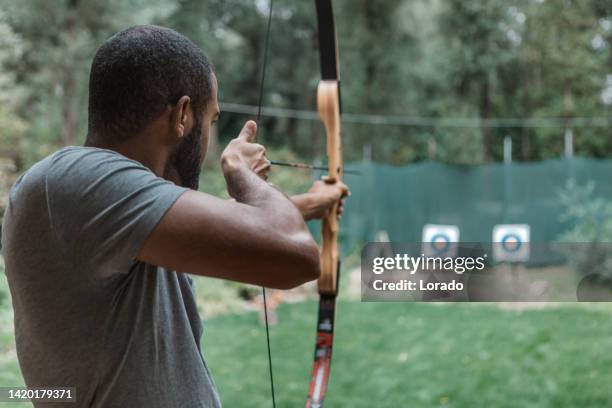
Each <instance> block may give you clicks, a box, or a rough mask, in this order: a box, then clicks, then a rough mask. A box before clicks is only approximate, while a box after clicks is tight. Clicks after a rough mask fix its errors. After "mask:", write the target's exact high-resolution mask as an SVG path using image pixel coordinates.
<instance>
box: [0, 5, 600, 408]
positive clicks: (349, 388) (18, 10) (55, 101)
mask: <svg viewBox="0 0 612 408" xmlns="http://www.w3.org/2000/svg"><path fill="white" fill-rule="evenodd" d="M333 4H334V8H335V10H334V12H335V17H336V27H337V31H338V44H339V52H340V75H341V83H342V108H343V113H344V116H343V148H344V157H345V160H346V161H347V164H346V167H347V168H350V169H353V170H357V171H358V172H359V174H358V175H347V177H346V180H347V183H348V184H349V185H350V187H351V190H352V191H353V195H352V196H351V198H350V199H349V201H348V202H347V208H346V215H345V217H344V218H343V223H342V228H341V232H342V236H341V240H342V247H343V250H344V251H343V254H344V265H345V266H344V268H343V272H344V273H343V277H342V282H341V296H340V305H339V308H338V314H337V320H338V322H337V324H338V327H337V337H336V340H335V356H334V368H333V370H332V378H331V381H330V389H329V397H328V406H351V407H371V406H377V407H404V406H411V407H438V406H448V407H480V406H482V407H492V406H494V407H527V406H529V407H606V406H611V407H612V395H611V394H610V391H609V384H610V381H611V380H612V374H610V370H609V367H610V366H611V365H612V356H610V349H611V346H612V325H611V324H610V321H611V320H612V308H611V307H609V306H608V305H607V304H605V303H587V304H579V305H578V304H559V303H537V304H532V303H527V302H523V303H512V304H478V305H476V304H470V305H458V304H436V305H430V304H402V303H394V304H391V303H383V304H374V303H361V302H359V295H360V289H359V269H358V268H359V251H360V249H361V247H362V246H363V244H364V243H366V242H369V241H376V240H384V239H390V240H392V241H397V242H418V241H419V240H421V237H422V236H423V235H424V234H425V229H426V226H427V225H432V224H433V225H440V226H441V227H440V228H442V229H441V231H444V228H445V227H444V226H447V227H452V228H451V230H452V231H454V230H455V229H456V230H457V231H459V232H460V235H458V237H457V239H458V240H461V241H482V242H490V241H491V240H492V239H493V238H492V234H493V230H494V229H495V227H496V226H497V225H508V224H509V225H514V226H517V225H523V226H524V225H527V226H529V237H528V238H527V240H531V241H537V242H567V243H574V242H581V243H587V244H589V246H588V248H590V249H591V250H593V251H595V252H594V253H596V254H597V256H594V257H590V258H589V259H588V261H585V260H584V259H582V260H578V261H576V260H574V261H571V262H568V261H567V259H565V260H561V261H560V258H559V257H558V256H552V255H548V256H542V257H540V258H539V259H537V260H536V261H537V262H535V261H534V260H533V259H531V261H532V262H531V264H530V265H529V270H534V271H536V272H537V271H538V270H541V269H545V270H547V271H549V272H550V271H553V272H556V271H559V273H560V274H563V275H564V276H569V275H571V276H575V278H576V280H579V279H581V277H583V276H585V275H588V274H589V273H591V272H593V271H594V270H595V271H597V273H598V274H599V275H601V276H602V277H604V278H609V277H611V276H612V253H610V250H609V248H608V246H609V245H608V246H606V245H605V243H609V242H612V183H611V182H610V175H612V137H611V136H612V134H611V131H612V48H611V47H612V3H610V1H609V0H478V1H476V0H472V1H468V0H335V1H334V2H333ZM269 5H270V4H269V1H267V0H103V1H94V0H53V1H49V0H21V1H19V2H15V1H12V0H0V216H1V215H2V213H3V212H4V209H5V207H6V201H7V194H8V190H9V188H10V186H11V185H12V183H13V182H14V180H15V179H16V177H17V176H18V175H19V174H21V173H22V172H24V171H25V170H27V169H28V168H29V167H30V166H31V165H32V164H33V163H35V162H36V161H38V160H40V159H41V158H43V157H45V156H46V155H48V154H50V153H52V152H54V151H55V150H57V149H59V148H61V147H63V146H67V145H78V144H81V143H82V142H83V141H84V138H85V132H86V126H87V81H88V74H89V65H90V63H91V59H92V57H93V55H94V53H95V51H96V49H97V48H98V47H99V46H100V45H101V44H102V42H104V41H105V39H107V38H108V37H109V36H111V35H112V34H114V33H115V32H117V31H120V30H122V29H124V28H126V27H129V26H132V25H136V24H159V25H164V26H168V27H171V28H174V29H176V30H177V31H179V32H181V33H183V34H185V35H186V36H188V37H189V38H191V39H192V40H193V41H194V42H195V43H196V44H198V45H199V46H201V48H202V49H203V50H204V51H205V52H206V54H207V55H208V56H209V58H210V59H211V60H212V62H213V64H214V66H215V71H216V74H217V77H218V81H219V100H220V102H221V108H222V114H221V118H220V121H219V123H218V126H217V127H216V129H215V132H213V137H212V140H211V144H210V148H209V156H208V157H207V160H206V162H205V165H204V169H203V174H202V177H201V180H200V189H201V190H202V191H205V192H208V193H211V194H215V195H220V196H227V195H226V192H225V184H224V180H223V176H222V174H221V172H220V169H219V166H218V157H219V154H220V151H221V150H222V148H223V146H224V145H225V144H226V143H227V142H228V141H229V140H230V139H231V138H233V137H235V136H236V135H237V134H238V131H239V129H240V128H241V127H242V125H243V124H244V122H245V121H246V120H248V119H253V118H254V117H255V115H256V112H257V104H258V95H259V86H260V77H261V70H262V67H263V50H264V37H265V30H266V24H267V13H268V8H269ZM318 58H319V56H318V50H317V29H316V19H315V7H314V2H313V1H290V0H275V1H274V9H273V15H272V21H271V35H270V43H269V55H268V59H267V64H268V67H267V71H266V80H265V86H264V98H263V106H264V117H263V120H262V122H261V124H260V130H259V135H258V138H259V140H260V141H261V142H262V143H263V144H265V145H266V147H267V148H268V156H269V157H270V158H272V159H274V160H280V161H287V162H301V163H312V164H323V165H324V164H325V159H326V158H325V133H324V131H323V128H322V125H321V123H320V122H319V120H318V117H317V115H316V112H315V110H316V107H315V103H316V98H315V97H316V85H317V83H318V81H319V77H320V73H319V65H318V64H319V61H318ZM169 63H177V64H180V61H170V62H169ZM320 176H321V174H320V173H319V172H313V171H310V170H303V169H302V170H300V169H287V168H280V167H279V168H274V169H273V172H272V175H271V178H272V181H273V182H274V183H275V184H276V185H277V186H279V188H281V189H282V190H283V191H286V192H288V193H298V192H303V191H304V190H305V189H307V188H308V187H309V186H310V184H311V183H312V181H313V180H314V179H315V178H318V177H320ZM311 227H312V231H313V233H315V235H316V234H317V231H318V228H319V227H318V226H317V225H316V224H313V225H312V226H311ZM458 234H459V233H458ZM519 235H520V234H519ZM602 243H603V244H602ZM593 259H595V260H596V261H595V262H594V261H593ZM0 265H1V264H0ZM0 278H1V279H0V386H17V385H21V384H23V379H22V378H21V375H20V372H19V367H18V363H17V359H16V354H15V349H14V340H13V326H12V324H13V323H12V309H11V302H10V296H9V293H8V288H7V285H6V279H5V277H4V274H2V275H0ZM197 283H198V298H199V302H200V306H201V311H202V314H203V317H205V319H206V322H205V323H206V326H205V335H204V352H205V354H206V356H207V359H208V361H209V363H210V366H211V369H212V371H213V375H214V376H215V379H216V381H217V383H218V386H219V389H220V392H221V395H222V398H223V401H224V404H225V405H226V406H229V407H262V406H271V404H270V401H269V400H270V396H269V385H268V382H267V379H266V378H267V365H266V364H267V357H266V355H265V352H266V351H265V338H264V331H263V329H262V327H261V326H260V324H259V318H258V314H257V311H258V310H260V308H261V299H260V298H259V290H258V289H257V288H251V287H246V286H243V285H238V284H234V283H228V282H221V281H216V280H212V279H206V278H198V279H197ZM273 298H274V299H275V302H277V303H279V304H280V306H279V307H278V324H277V325H276V326H274V327H273V328H272V352H273V359H274V362H275V377H276V380H277V384H276V386H277V402H278V406H279V407H293V406H300V405H302V404H303V401H304V398H305V395H306V391H307V385H308V378H309V373H310V368H309V365H310V360H311V358H312V350H313V347H314V335H315V321H316V290H315V288H314V286H313V285H307V286H306V287H305V288H301V289H298V290H295V291H290V292H288V293H281V294H277V295H276V296H274V297H273ZM6 406H9V405H6ZM19 406H23V404H20V405H19Z"/></svg>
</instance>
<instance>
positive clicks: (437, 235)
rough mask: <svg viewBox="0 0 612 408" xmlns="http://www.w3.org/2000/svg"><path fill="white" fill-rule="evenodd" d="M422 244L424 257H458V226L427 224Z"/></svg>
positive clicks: (424, 228)
mask: <svg viewBox="0 0 612 408" xmlns="http://www.w3.org/2000/svg"><path fill="white" fill-rule="evenodd" d="M422 242H423V247H422V249H423V254H424V255H427V256H445V257H446V256H450V257H452V256H456V252H457V245H456V243H457V242H459V228H458V227H457V226H456V225H439V224H426V225H425V226H424V227H423V239H422Z"/></svg>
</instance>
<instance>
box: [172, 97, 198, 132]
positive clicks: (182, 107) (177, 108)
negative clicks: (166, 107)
mask: <svg viewBox="0 0 612 408" xmlns="http://www.w3.org/2000/svg"><path fill="white" fill-rule="evenodd" d="M170 126H171V129H172V134H173V136H174V137H175V138H176V139H179V140H180V139H182V138H183V137H185V135H188V134H189V132H191V127H192V126H193V110H192V108H191V98H190V97H188V96H187V95H184V96H181V97H180V99H179V100H178V102H177V103H176V105H174V107H173V108H172V111H171V113H170Z"/></svg>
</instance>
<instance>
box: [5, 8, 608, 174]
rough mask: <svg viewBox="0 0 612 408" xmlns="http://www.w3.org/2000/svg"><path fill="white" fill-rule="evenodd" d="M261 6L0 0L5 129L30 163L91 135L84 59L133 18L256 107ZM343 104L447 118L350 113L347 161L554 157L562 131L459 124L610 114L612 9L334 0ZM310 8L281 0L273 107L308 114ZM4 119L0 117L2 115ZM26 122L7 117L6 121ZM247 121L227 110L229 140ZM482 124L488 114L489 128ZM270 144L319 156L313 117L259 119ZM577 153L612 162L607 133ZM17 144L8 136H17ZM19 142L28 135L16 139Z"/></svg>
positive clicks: (593, 134)
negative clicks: (200, 56)
mask: <svg viewBox="0 0 612 408" xmlns="http://www.w3.org/2000/svg"><path fill="white" fill-rule="evenodd" d="M267 5H268V3H267V2H253V1H248V0H229V1H228V0H211V1H207V2H202V1H199V0H181V1H178V0H175V1H163V0H155V1H150V0H132V1H119V0H107V1H105V2H99V1H94V0H84V1H80V2H49V1H46V0H24V1H21V2H13V1H10V0H0V34H2V35H0V38H2V40H0V41H2V47H0V67H1V70H0V90H1V92H2V97H3V100H7V99H8V100H11V101H12V104H13V107H12V108H10V109H7V108H6V107H5V105H4V104H3V105H2V108H0V111H2V112H6V113H2V112H0V121H2V123H3V124H4V123H7V122H8V124H9V125H11V126H14V124H19V125H16V126H17V127H18V129H11V127H10V126H8V127H5V126H2V134H1V136H2V138H3V139H4V140H5V141H7V142H6V143H9V144H11V145H12V146H18V147H19V149H20V151H21V154H22V155H23V156H24V161H25V164H27V163H30V162H32V161H35V160H37V159H38V158H40V157H41V156H43V155H46V154H48V153H49V152H51V151H53V150H55V149H56V148H57V147H60V146H62V145H66V144H75V143H79V142H80V141H81V140H83V138H84V132H85V129H86V126H85V125H86V119H87V117H86V109H85V108H86V105H87V103H86V101H87V74H88V68H89V64H90V61H91V58H92V56H93V53H94V52H95V50H96V48H97V47H98V46H99V45H100V44H101V43H102V41H104V39H106V38H107V37H109V36H110V35H112V34H113V33H115V32H116V31H118V30H120V29H123V28H125V27H127V26H130V25H133V24H142V23H156V24H162V25H167V26H170V27H173V28H175V29H177V30H179V31H181V32H183V33H185V34H186V35H188V36H189V37H190V38H192V39H193V40H194V41H195V42H196V43H197V44H199V45H200V46H201V47H202V48H203V49H204V50H205V52H207V54H208V55H209V56H210V58H211V59H212V61H213V62H214V64H215V67H216V73H217V76H218V80H219V86H220V89H219V95H220V99H221V100H222V101H227V102H237V103H243V104H251V105H256V104H257V102H258V96H259V87H260V78H261V73H262V69H263V45H264V44H263V40H264V37H265V28H266V24H267ZM334 6H335V9H336V10H335V11H336V13H335V14H336V20H337V21H336V23H337V29H338V42H339V46H340V60H341V64H340V66H341V76H342V94H343V106H344V111H345V112H359V113H369V114H383V115H399V116H404V117H406V116H407V117H420V118H429V119H433V120H441V122H438V124H435V125H414V126H410V127H405V126H391V125H389V126H376V125H368V124H358V123H350V122H347V123H345V127H344V140H345V144H344V149H345V155H346V157H347V158H348V159H349V160H350V159H353V160H354V159H359V158H361V156H362V153H363V151H364V149H365V150H366V151H371V156H372V158H373V159H374V160H376V161H380V162H386V163H392V164H405V163H408V162H413V161H418V160H423V159H428V158H429V159H431V158H436V159H438V160H441V161H444V162H449V163H457V164H478V163H484V162H490V161H496V160H500V159H501V156H502V140H503V137H504V136H507V135H510V136H512V137H513V140H514V143H515V149H514V156H515V159H516V160H540V159H545V158H551V157H558V156H559V155H560V154H561V153H562V151H563V134H564V131H565V129H564V128H563V126H558V127H545V126H544V127H537V126H536V127H524V128H490V127H486V126H484V125H483V126H480V127H473V126H470V127H465V126H462V125H460V121H458V118H465V117H471V118H476V119H480V120H486V119H489V118H499V117H501V118H504V117H506V118H512V117H515V118H533V119H537V118H541V117H558V118H566V117H606V116H610V115H611V112H612V98H611V97H609V96H607V97H604V95H612V85H611V84H612V79H610V78H611V76H610V75H611V74H610V71H609V67H610V63H611V62H612V53H611V52H610V50H611V49H612V46H611V44H612V6H610V4H609V2H605V1H602V0H585V1H580V2H577V1H572V2H569V1H566V0H550V1H537V2H536V1H523V0H510V1H507V0H483V1H464V0H448V1H440V0H437V1H430V0H391V1H390V0H384V1H383V0H374V1H357V2H355V1H353V0H342V1H340V0H338V1H335V2H334ZM316 44H317V32H316V19H315V15H314V5H313V4H312V2H295V1H291V0H278V1H275V2H274V14H273V18H272V30H271V38H270V45H269V50H270V51H269V56H268V59H267V71H266V80H265V85H264V104H265V105H272V106H277V107H283V108H294V109H306V110H312V109H314V107H315V89H316V84H317V81H318V79H319V72H318V69H319V68H318V58H319V57H318V54H317V49H316ZM3 115H4V116H3ZM7 115H8V117H9V118H12V117H13V118H14V117H15V115H16V116H17V117H18V118H19V119H18V120H4V119H2V118H3V117H5V116H7ZM249 118H250V117H249V116H246V115H243V114H232V113H225V114H223V115H222V117H221V120H220V124H219V129H220V143H221V144H224V143H226V142H227V141H228V140H229V139H230V138H231V137H233V136H234V135H235V134H237V133H238V131H239V129H240V128H241V126H242V125H243V123H244V121H245V120H246V119H249ZM481 123H484V122H481ZM260 128H261V130H260V134H261V135H264V137H263V140H262V141H263V142H264V143H265V144H266V146H268V147H269V148H272V149H279V148H289V149H290V150H291V151H292V152H293V154H295V155H296V157H297V158H298V160H299V161H306V162H309V161H314V160H316V159H320V158H322V157H324V156H325V138H324V134H323V130H322V127H321V126H320V124H319V123H316V122H312V121H305V120H298V119H295V118H272V117H265V118H264V119H263V120H262V122H261V126H260ZM574 134H575V138H574V140H575V151H576V153H577V154H579V155H584V156H591V157H610V155H611V154H612V139H611V138H609V137H608V135H607V128H605V127H603V128H602V127H588V126H587V127H579V128H576V129H574ZM9 138H10V140H11V141H10V142H9V141H8V140H9ZM15 138H17V139H20V140H21V143H13V140H14V139H15Z"/></svg>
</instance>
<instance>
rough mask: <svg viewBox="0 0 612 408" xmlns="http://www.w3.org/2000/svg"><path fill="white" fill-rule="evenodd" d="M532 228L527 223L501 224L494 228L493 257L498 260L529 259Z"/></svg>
mask: <svg viewBox="0 0 612 408" xmlns="http://www.w3.org/2000/svg"><path fill="white" fill-rule="evenodd" d="M529 238H530V228H529V225H527V224H499V225H496V226H495V227H494V228H493V259H494V260H495V261H497V262H526V261H528V260H529Z"/></svg>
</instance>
